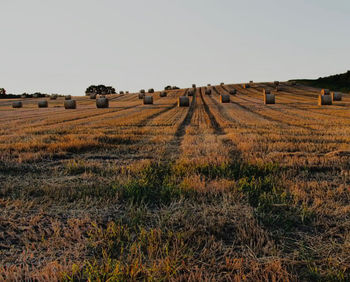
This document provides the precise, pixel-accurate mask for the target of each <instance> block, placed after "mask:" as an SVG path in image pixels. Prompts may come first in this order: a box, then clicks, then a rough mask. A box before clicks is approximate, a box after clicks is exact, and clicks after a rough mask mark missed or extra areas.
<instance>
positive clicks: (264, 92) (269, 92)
mask: <svg viewBox="0 0 350 282" xmlns="http://www.w3.org/2000/svg"><path fill="white" fill-rule="evenodd" d="M262 92H263V95H265V94H271V91H270V90H268V89H265V88H264V89H263V91H262Z"/></svg>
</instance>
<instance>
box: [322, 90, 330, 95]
mask: <svg viewBox="0 0 350 282" xmlns="http://www.w3.org/2000/svg"><path fill="white" fill-rule="evenodd" d="M330 94H331V93H330V91H329V89H322V90H321V95H330Z"/></svg>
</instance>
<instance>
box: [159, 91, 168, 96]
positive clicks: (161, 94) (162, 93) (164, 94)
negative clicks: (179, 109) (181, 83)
mask: <svg viewBox="0 0 350 282" xmlns="http://www.w3.org/2000/svg"><path fill="white" fill-rule="evenodd" d="M159 96H160V97H166V96H167V93H166V91H162V92H160V94H159Z"/></svg>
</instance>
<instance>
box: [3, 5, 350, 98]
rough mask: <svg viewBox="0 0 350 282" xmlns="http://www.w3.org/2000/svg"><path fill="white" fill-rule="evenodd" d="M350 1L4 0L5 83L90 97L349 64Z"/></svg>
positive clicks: (327, 70)
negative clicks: (98, 90)
mask: <svg viewBox="0 0 350 282" xmlns="http://www.w3.org/2000/svg"><path fill="white" fill-rule="evenodd" d="M349 15H350V1H349V0H328V1H326V0H293V1H291V0H289V1H286V0H264V1H261V0H246V1H243V0H240V1H238V0H147V1H146V0H143V1H141V0H129V1H125V0H59V1H58V0H56V1H55V0H30V1H29V0H0V87H4V88H5V89H6V90H7V92H8V93H23V92H27V93H33V92H37V91H39V92H43V93H60V94H72V95H84V92H85V89H86V88H87V87H88V86H89V85H91V84H105V85H111V86H114V87H115V88H116V89H117V90H118V91H120V90H124V91H126V90H128V91H132V92H133V91H138V90H139V89H141V88H144V89H148V88H155V89H163V88H164V86H166V85H176V86H179V87H190V86H191V85H192V83H196V84H197V85H206V84H207V83H212V84H218V83H220V82H225V83H240V82H246V81H249V80H254V81H274V80H280V81H284V80H288V79H294V78H318V77H320V76H326V75H330V74H335V73H342V72H345V71H347V70H348V69H350V65H349V63H350V52H349V51H350V29H349V27H350V17H349Z"/></svg>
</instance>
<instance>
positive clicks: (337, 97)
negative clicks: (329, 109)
mask: <svg viewBox="0 0 350 282" xmlns="http://www.w3.org/2000/svg"><path fill="white" fill-rule="evenodd" d="M332 100H333V101H341V100H342V94H341V93H339V92H332Z"/></svg>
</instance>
